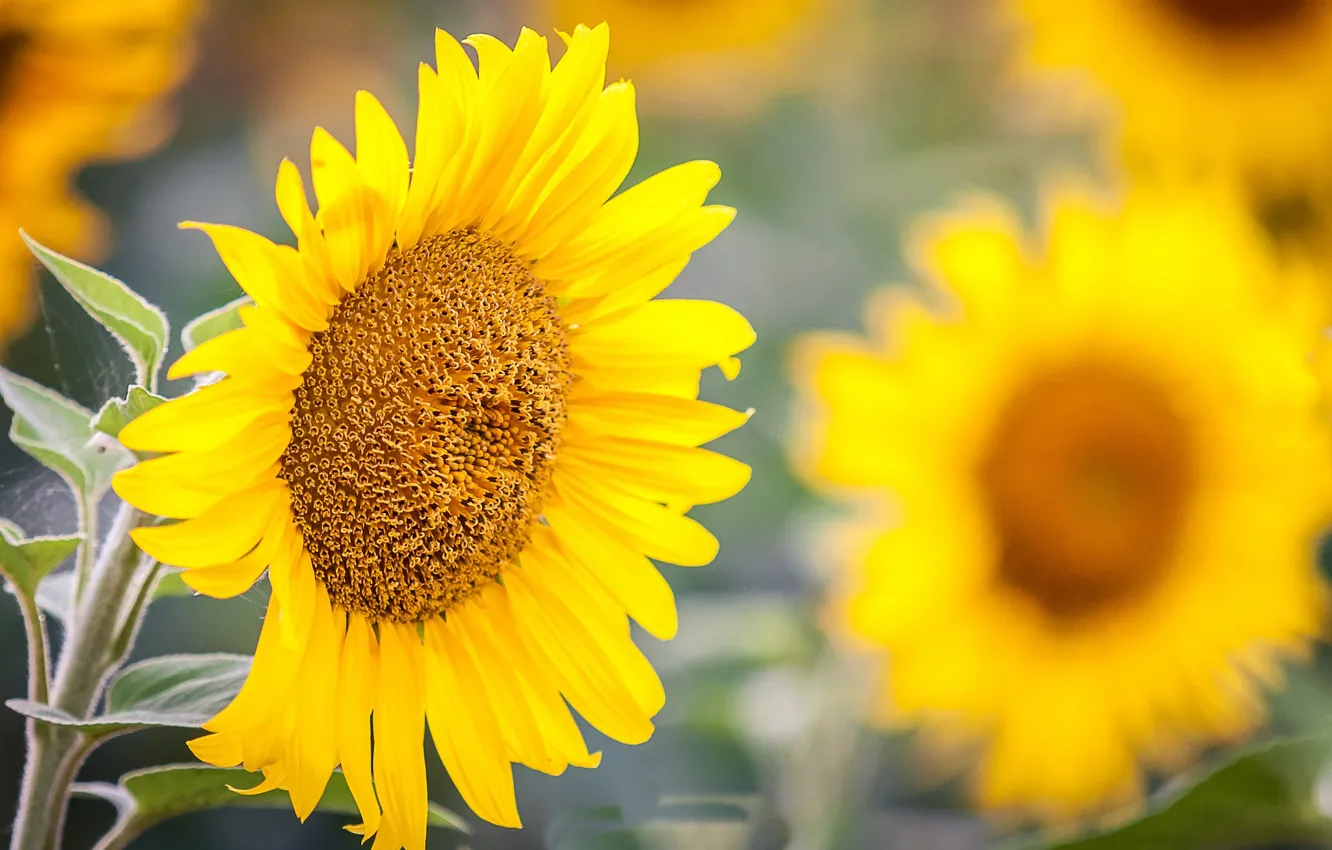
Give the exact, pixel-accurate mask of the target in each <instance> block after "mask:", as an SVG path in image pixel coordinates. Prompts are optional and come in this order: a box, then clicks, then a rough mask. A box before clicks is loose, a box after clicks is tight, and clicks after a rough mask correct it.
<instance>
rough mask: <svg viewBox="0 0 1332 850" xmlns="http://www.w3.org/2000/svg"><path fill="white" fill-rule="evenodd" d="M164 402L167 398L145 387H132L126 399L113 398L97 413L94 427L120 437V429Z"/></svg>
mask: <svg viewBox="0 0 1332 850" xmlns="http://www.w3.org/2000/svg"><path fill="white" fill-rule="evenodd" d="M164 401H166V399H165V398H163V397H162V396H160V395H158V394H156V393H150V392H148V390H145V389H144V388H143V387H139V386H134V387H130V388H129V392H128V393H126V394H125V398H113V399H111V400H109V401H108V402H107V403H106V404H104V405H102V409H101V410H99V411H97V416H96V417H95V418H94V419H93V427H94V428H96V429H97V430H98V431H101V432H102V433H103V434H107V435H109V436H112V437H118V436H120V429H122V428H124V427H125V426H126V425H128V424H130V423H131V422H133V421H134V420H135V419H137V418H139V417H140V416H142V415H143V414H145V413H147V412H148V411H150V410H152V409H153V408H154V407H157V406H158V405H159V404H161V403H162V402H164Z"/></svg>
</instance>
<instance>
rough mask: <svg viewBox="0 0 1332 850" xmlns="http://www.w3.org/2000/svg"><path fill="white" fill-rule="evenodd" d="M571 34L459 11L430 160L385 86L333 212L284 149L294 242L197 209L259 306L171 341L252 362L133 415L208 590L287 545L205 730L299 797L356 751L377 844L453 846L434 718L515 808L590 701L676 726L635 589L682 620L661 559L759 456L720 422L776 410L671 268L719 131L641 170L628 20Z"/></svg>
mask: <svg viewBox="0 0 1332 850" xmlns="http://www.w3.org/2000/svg"><path fill="white" fill-rule="evenodd" d="M566 40H567V42H568V49H567V53H566V54H565V56H564V58H563V59H562V60H561V61H560V62H559V64H558V65H557V66H556V67H555V68H553V69H552V68H551V65H550V59H549V55H548V53H547V45H546V40H545V39H544V38H542V37H540V36H538V35H537V34H536V33H534V32H532V31H531V30H523V32H522V35H521V36H520V37H519V39H518V41H517V45H516V46H515V47H514V48H513V49H510V48H509V47H507V46H505V45H504V44H503V43H502V42H500V41H499V40H497V39H495V38H493V37H490V36H486V35H474V36H472V37H471V38H469V39H467V43H468V44H470V45H471V46H472V47H473V48H474V49H475V50H476V52H477V54H478V56H479V69H477V68H474V67H473V64H472V61H471V59H470V58H469V57H468V55H467V54H466V53H465V52H464V50H463V48H462V47H461V46H460V45H459V43H458V42H457V41H455V40H454V39H453V38H452V37H451V36H449V35H448V34H446V33H443V32H440V33H438V34H437V39H436V52H437V59H438V68H437V69H432V68H430V67H429V66H428V65H424V64H423V65H422V66H421V68H420V111H419V113H418V117H417V131H416V159H415V163H414V164H413V165H412V167H411V168H409V167H408V157H407V148H406V146H405V144H404V143H403V139H402V137H401V136H400V135H399V133H398V130H397V128H396V127H395V126H394V123H393V121H392V119H391V118H390V117H389V116H388V114H387V113H386V112H385V111H384V109H383V107H382V106H380V104H379V102H378V101H377V100H375V98H374V97H373V96H371V95H370V94H368V93H366V92H361V93H359V95H358V96H357V98H356V151H357V155H356V157H354V158H353V156H352V155H351V154H350V153H348V151H347V149H346V148H344V147H343V146H342V145H341V144H339V143H338V142H337V141H335V140H334V139H333V137H332V136H330V135H329V134H328V133H326V132H324V131H323V130H322V129H316V130H315V133H314V138H313V140H312V142H311V148H310V160H311V171H312V174H311V177H312V180H313V183H314V191H315V196H316V197H317V199H318V201H319V210H318V212H317V213H315V212H312V211H311V209H310V207H309V206H308V204H307V201H306V196H305V190H304V187H303V185H302V181H301V177H300V175H299V173H298V172H297V170H296V167H295V166H294V165H292V164H291V163H290V162H285V161H284V162H283V163H282V167H281V168H280V169H279V172H278V180H277V202H278V207H279V209H280V210H281V212H282V215H283V218H284V219H285V220H286V222H287V224H288V225H289V226H290V227H291V229H292V231H293V232H294V233H295V234H296V240H297V245H298V247H296V248H291V247H288V246H279V245H275V244H273V243H271V242H269V241H268V240H267V239H264V238H263V237H261V236H257V235H255V234H253V233H250V232H248V231H245V230H241V229H239V228H235V227H228V226H225V225H212V224H194V223H187V224H186V225H185V226H186V227H197V228H199V229H201V230H203V231H205V232H206V233H207V234H208V235H209V236H210V237H212V239H213V243H214V245H215V246H216V247H217V249H218V253H219V254H220V255H221V257H222V260H223V262H224V263H225V264H226V266H227V268H228V269H229V270H230V271H231V272H232V274H233V275H234V276H235V277H236V280H237V281H238V282H239V283H240V285H241V286H242V288H244V290H245V291H246V292H247V293H248V294H249V295H250V296H251V297H252V298H253V299H254V302H255V304H254V305H253V306H251V307H247V308H242V318H243V321H244V327H243V328H241V329H239V330H235V331H232V332H230V333H227V334H224V335H222V336H219V337H217V338H216V339H213V340H211V341H209V342H207V343H205V344H203V345H200V346H199V347H198V348H196V349H194V350H193V351H191V352H190V353H188V354H186V355H185V356H184V357H182V358H181V359H180V360H179V361H177V362H176V364H175V365H174V366H173V367H172V369H171V371H170V373H169V374H170V375H171V376H172V377H181V376H184V375H190V374H199V373H211V372H222V373H225V374H226V377H225V378H223V379H222V380H220V381H218V382H216V383H210V384H208V385H206V386H204V387H203V388H201V389H198V390H196V391H195V392H193V393H191V394H190V395H188V396H185V397H183V398H181V399H178V400H175V401H171V402H168V403H166V404H164V405H162V406H160V407H158V408H156V409H154V410H152V411H150V412H149V413H147V414H145V415H144V416H142V417H140V418H139V419H137V420H135V421H134V422H133V423H132V424H131V425H130V426H129V427H127V428H126V429H125V430H124V431H123V432H122V433H121V440H122V442H124V443H125V444H126V445H127V446H131V447H133V448H136V449H141V450H146V451H154V452H169V453H172V454H169V455H168V456H167V457H163V458H159V459H154V460H149V461H147V462H144V463H141V464H139V465H138V466H136V467H134V468H133V469H131V470H128V471H126V472H124V473H122V474H120V475H119V476H118V477H117V478H116V480H115V487H116V492H117V493H119V494H120V495H121V496H122V497H123V498H125V499H126V500H127V501H129V502H130V503H132V504H134V505H137V506H138V507H140V508H142V509H143V510H145V511H147V512H150V513H154V514H158V515H161V516H165V517H172V518H180V519H183V520H184V521H183V522H180V523H176V524H169V525H159V526H155V527H146V528H141V529H139V530H138V531H137V532H135V540H136V542H137V543H138V544H139V545H140V546H141V547H142V548H143V549H144V551H146V552H148V553H149V554H150V555H152V556H153V557H155V558H158V559H159V560H161V561H163V562H165V563H168V564H173V565H176V566H180V567H184V568H186V569H187V570H188V572H186V573H185V580H186V582H187V583H188V584H190V586H192V587H194V588H195V589H197V590H199V591H200V592H202V593H206V594H209V595H212V596H218V597H227V596H233V595H235V594H237V593H240V592H242V591H244V590H245V589H246V588H247V587H249V586H250V585H251V584H252V583H253V582H254V581H255V580H256V579H258V578H259V576H260V574H261V573H262V572H263V571H264V569H265V567H267V569H268V576H269V581H270V582H271V584H272V589H273V593H272V598H271V600H270V602H269V608H268V615H267V617H266V618H265V620H264V625H263V631H262V634H261V636H260V638H259V645H258V649H257V650H256V652H255V659H254V666H253V668H252V669H251V672H250V675H249V678H248V680H247V681H246V683H245V686H244V687H243V688H242V690H241V691H240V693H239V695H238V696H237V697H236V699H235V701H234V702H233V703H232V704H231V705H230V706H229V707H227V708H226V709H225V710H223V711H222V712H221V713H220V714H219V715H218V716H217V717H215V718H213V719H212V720H211V721H209V722H208V723H207V724H205V728H206V729H207V730H208V731H209V732H210V733H211V734H209V735H206V736H204V737H202V738H199V739H196V740H195V741H193V742H192V743H191V746H192V748H193V749H194V752H195V753H196V754H197V755H198V756H199V757H200V758H201V759H203V760H204V761H207V762H210V763H212V764H216V765H235V764H243V765H244V766H245V767H246V768H247V769H249V770H262V771H263V774H264V779H263V782H262V784H260V785H259V786H258V787H257V789H255V790H256V791H257V790H259V789H265V790H266V789H269V788H272V787H275V786H276V787H279V788H286V789H288V790H289V791H290V793H291V798H292V803H293V805H294V807H295V809H296V813H297V814H298V815H299V816H300V817H301V818H304V817H306V816H307V815H309V814H310V812H311V810H312V809H313V808H314V806H315V804H316V802H317V801H318V800H319V797H320V795H321V794H322V793H323V790H324V786H325V783H326V782H327V780H328V778H329V774H330V772H331V771H332V770H333V769H334V767H335V766H336V765H338V764H339V763H341V765H342V769H343V772H344V773H345V774H346V776H347V781H348V783H349V785H350V786H351V788H352V789H353V792H354V794H355V797H356V801H357V804H358V806H359V807H360V811H361V815H362V817H363V818H364V823H363V825H362V826H360V827H357V829H358V830H360V831H362V832H363V833H364V834H366V835H369V834H370V833H374V832H377V833H378V837H377V838H376V841H375V846H376V847H386V848H390V850H392V848H396V847H408V848H416V850H420V848H422V847H423V846H424V842H425V829H426V783H425V757H424V751H423V743H422V735H423V734H424V730H425V724H426V721H427V719H428V721H429V728H430V733H431V735H432V736H433V738H434V741H435V746H436V748H437V750H438V751H439V753H440V756H441V758H442V759H443V761H444V765H445V767H447V769H448V771H449V774H450V776H452V777H453V780H454V782H455V784H456V785H457V787H458V790H459V791H460V792H461V794H462V796H463V798H464V799H465V800H466V801H467V803H468V805H470V806H471V807H472V809H473V810H474V811H475V812H476V813H477V814H478V815H480V816H481V817H483V818H485V819H486V820H489V821H491V822H493V823H497V824H502V825H505V826H518V825H519V820H518V812H517V809H516V807H515V803H514V790H513V780H512V775H511V770H510V766H511V763H512V762H518V763H521V764H524V765H527V766H528V767H531V768H533V769H536V770H540V771H544V772H547V773H552V774H558V773H560V772H562V771H563V770H564V769H565V768H566V767H567V766H568V765H571V764H572V765H578V766H582V767H591V766H594V765H595V764H596V763H597V761H598V756H596V755H594V754H590V753H589V752H588V751H587V748H586V746H585V745H584V743H583V738H582V735H581V734H580V733H579V731H578V727H577V725H576V724H575V723H574V720H573V718H572V717H571V715H570V713H569V711H568V708H567V707H566V705H565V700H568V703H569V704H570V705H572V706H573V708H574V709H576V710H577V711H578V712H579V713H580V714H581V715H582V716H583V717H584V718H586V719H587V720H588V722H590V723H591V724H592V725H593V726H595V727H596V728H598V729H600V730H601V731H603V732H605V733H606V734H607V735H609V736H610V737H612V738H614V739H615V740H617V741H623V742H625V743H638V742H641V741H644V740H646V739H647V738H648V737H649V736H650V735H651V734H652V730H653V726H652V720H651V718H652V716H653V715H654V714H656V712H657V711H658V710H659V709H660V708H661V707H662V704H663V701H664V699H665V695H664V693H663V691H662V686H661V682H660V680H659V679H658V678H657V676H656V674H655V673H654V672H653V670H652V667H651V666H650V665H649V663H648V662H647V660H646V659H645V658H644V656H643V655H642V654H641V653H640V652H639V650H638V649H637V648H636V647H635V646H634V643H633V642H632V640H631V639H630V629H629V619H628V618H630V617H632V618H633V619H634V620H635V621H637V622H638V623H639V624H640V625H641V626H642V627H643V628H644V629H645V630H647V631H648V632H649V633H650V634H652V635H654V636H656V637H658V638H662V639H666V638H670V637H672V636H673V635H674V633H675V630H676V612H675V604H674V599H673V597H672V594H671V589H670V586H669V585H668V584H667V583H666V582H665V580H664V579H663V578H662V576H661V575H660V573H658V572H657V569H656V568H655V567H654V566H653V564H652V563H651V562H650V561H649V560H648V559H649V558H655V559H658V560H662V561H669V562H672V563H676V564H681V565H685V566H697V565H702V564H706V563H708V562H709V561H711V560H712V558H713V557H714V555H715V554H716V552H717V541H716V540H715V539H714V538H713V537H712V535H711V534H709V533H708V532H707V531H706V530H705V529H704V528H703V527H702V526H701V525H699V524H698V523H696V522H695V521H693V520H691V519H689V518H688V517H686V516H685V515H684V514H685V511H686V510H687V509H688V508H689V507H690V506H691V505H696V504H702V503H707V502H714V501H718V500H720V499H724V498H726V497H728V496H731V495H733V494H734V493H736V492H737V491H739V490H740V489H741V488H742V487H743V486H744V485H745V483H746V481H747V480H748V478H749V468H748V467H747V466H745V465H744V464H741V463H739V462H737V461H734V460H732V459H730V458H727V457H725V456H722V455H719V454H715V453H713V452H710V451H707V450H705V449H701V448H698V446H699V445H700V444H702V443H704V442H707V441H709V440H712V439H713V438H715V437H717V436H719V435H721V434H724V433H726V432H727V431H730V430H732V429H734V428H736V427H738V426H739V425H741V424H742V423H743V422H744V421H745V419H746V418H747V417H746V414H743V413H737V412H735V411H732V410H729V409H727V408H724V407H719V406H717V405H713V404H708V403H705V402H701V401H698V400H697V395H698V382H699V375H700V371H701V370H702V369H705V368H707V367H708V366H712V365H717V364H719V365H721V367H722V369H723V371H725V372H726V373H727V374H728V375H733V374H734V372H735V370H736V369H738V368H739V362H738V361H737V360H735V358H734V355H735V354H736V353H737V352H739V351H741V350H743V349H745V348H746V347H748V346H749V345H750V344H751V343H752V342H753V340H754V332H753V330H752V329H751V328H750V326H749V323H748V322H746V321H745V319H744V318H743V317H742V316H740V314H738V313H736V312H735V311H734V310H732V309H730V308H729V307H725V306H723V305H721V304H716V303H713V302H709V301H687V300H653V299H654V296H656V295H657V294H658V293H660V292H661V291H662V290H663V289H664V288H665V287H666V286H668V285H669V284H670V283H671V281H672V280H673V279H674V278H675V277H676V275H678V274H679V272H680V271H681V269H683V268H684V266H685V264H686V263H687V262H688V260H689V257H690V254H691V253H692V252H693V251H695V250H697V249H698V248H701V247H702V246H704V245H706V244H707V243H708V242H710V241H711V240H712V239H713V238H714V237H715V236H717V234H718V233H720V232H721V231H722V230H723V229H724V228H725V227H726V226H727V225H728V224H729V223H730V221H731V219H732V218H733V217H734V214H735V211H734V210H732V209H730V208H729V207H720V206H705V205H704V200H705V197H706V196H707V194H708V192H709V191H710V190H711V189H712V187H713V186H714V185H715V184H716V183H717V180H718V179H719V177H720V173H719V171H718V169H717V166H716V165H714V164H713V163H710V162H690V163H686V164H684V165H680V166H676V167H675V168H671V169H668V170H667V171H664V172H661V173H660V174H657V175H656V176H654V177H651V178H649V179H647V180H645V181H643V182H642V183H639V184H638V185H636V186H634V187H633V188H630V189H628V190H626V191H624V192H622V193H621V194H619V195H617V196H615V197H614V198H611V197H610V196H611V194H612V193H613V192H614V191H615V190H616V188H617V187H618V186H619V185H620V183H621V181H622V180H623V179H624V177H625V175H626V174H627V173H628V171H629V168H630V165H631V164H632V162H633V160H634V157H635V153H636V149H637V146H638V132H637V120H636V118H635V114H634V90H633V88H632V86H630V85H629V84H627V83H615V84H613V85H610V86H605V87H604V88H603V86H604V82H605V81H604V76H605V61H606V53H607V49H608V47H609V35H608V30H607V28H606V26H605V25H602V26H599V27H597V28H595V29H588V28H586V27H582V26H580V27H578V28H577V29H576V30H575V31H574V34H573V35H572V36H569V37H566ZM608 198H609V200H608ZM372 716H373V719H372ZM372 727H373V732H374V746H373V752H372V748H371V729H372ZM372 777H373V785H372ZM381 810H382V814H381Z"/></svg>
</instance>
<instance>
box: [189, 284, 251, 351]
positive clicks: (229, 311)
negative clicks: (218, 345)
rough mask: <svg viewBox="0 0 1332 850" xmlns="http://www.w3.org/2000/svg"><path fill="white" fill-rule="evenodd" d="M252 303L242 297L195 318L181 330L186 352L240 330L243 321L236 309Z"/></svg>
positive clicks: (246, 297) (247, 298)
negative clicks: (217, 337)
mask: <svg viewBox="0 0 1332 850" xmlns="http://www.w3.org/2000/svg"><path fill="white" fill-rule="evenodd" d="M250 303H252V302H251V301H250V298H249V296H241V297H240V298H237V299H236V300H235V301H232V302H231V303H229V304H223V305H222V306H221V307H218V308H216V309H214V310H209V311H208V312H207V313H204V314H203V315H201V316H199V317H197V318H195V319H194V320H193V321H191V322H190V323H189V324H187V325H186V326H185V327H183V328H181V329H180V342H181V345H183V346H185V350H186V351H193V350H194V349H195V348H197V347H198V346H199V345H200V344H201V343H205V342H207V341H208V340H210V339H212V338H213V337H215V336H221V335H222V334H224V333H226V332H227V331H233V330H235V329H236V328H239V327H240V326H241V320H240V314H239V313H237V312H236V308H238V307H243V306H244V305H246V304H250Z"/></svg>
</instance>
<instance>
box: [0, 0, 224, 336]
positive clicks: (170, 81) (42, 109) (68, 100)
mask: <svg viewBox="0 0 1332 850" xmlns="http://www.w3.org/2000/svg"><path fill="white" fill-rule="evenodd" d="M198 7H199V3H198V2H197V1H196V0H123V2H121V0H117V2H108V0H62V2H50V0H9V2H5V3H3V4H0V349H2V348H3V346H4V344H5V343H6V342H7V341H8V340H10V339H12V338H13V336H14V335H15V334H16V333H18V332H20V331H22V329H23V328H24V327H25V326H26V325H27V324H28V322H29V321H30V320H31V317H32V312H33V293H32V281H31V274H30V271H29V269H30V266H31V257H30V255H29V254H28V252H27V250H26V249H25V248H24V246H23V244H22V242H21V241H20V240H19V239H18V236H17V233H16V231H17V230H18V228H19V227H23V228H25V229H27V230H28V231H29V232H30V233H31V234H32V235H33V236H34V237H35V238H37V239H38V240H39V241H41V242H42V243H44V244H46V245H50V246H52V247H54V248H56V249H58V250H60V251H63V252H66V253H71V254H76V255H79V256H82V257H88V258H90V259H91V258H93V257H95V255H97V254H98V253H99V251H100V250H101V248H102V245H103V242H104V238H103V235H102V232H101V230H102V225H101V221H100V218H99V215H98V213H97V211H96V210H94V209H92V208H90V207H89V206H88V205H87V204H86V203H85V202H84V201H83V200H82V199H81V198H79V197H78V195H77V194H76V193H75V192H74V188H73V186H72V181H73V178H74V176H75V174H76V173H77V171H78V170H79V168H81V167H82V166H83V165H85V164H87V163H88V162H91V161H95V160H105V159H116V158H123V157H128V156H136V155H141V154H143V153H145V152H146V151H148V150H150V149H151V148H152V147H153V146H154V145H156V144H159V143H160V142H161V141H162V140H163V139H164V138H165V135H166V131H167V129H168V128H169V126H170V122H169V119H168V117H167V115H166V113H165V110H164V109H163V107H162V105H161V103H160V98H161V97H162V95H163V94H165V93H166V92H168V91H169V90H170V89H171V88H172V87H173V86H175V85H176V84H177V83H178V82H179V81H180V80H181V78H182V77H183V76H184V74H185V72H186V71H187V69H188V67H189V64H190V58H191V53H192V50H193V47H192V43H191V39H190V30H191V26H192V24H193V22H194V20H195V19H196V18H197V17H198Z"/></svg>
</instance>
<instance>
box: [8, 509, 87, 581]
mask: <svg viewBox="0 0 1332 850" xmlns="http://www.w3.org/2000/svg"><path fill="white" fill-rule="evenodd" d="M5 524H6V525H7V526H9V528H12V529H14V531H12V532H11V531H9V530H8V529H4V530H0V572H3V573H4V575H5V578H7V579H9V581H10V582H11V583H12V584H13V585H14V589H15V590H17V591H18V592H19V593H21V594H23V595H24V596H28V597H31V596H34V595H36V593H37V588H38V586H39V585H40V584H41V582H42V579H43V578H45V577H46V575H47V573H49V572H51V570H53V569H55V568H56V567H58V566H60V564H61V563H63V562H64V560H65V559H66V558H68V557H69V556H70V555H72V554H74V550H76V549H78V548H79V543H81V542H82V541H83V537H82V535H77V534H75V535H69V536H65V537H32V538H28V539H24V538H23V536H22V533H21V532H19V531H18V527H17V526H15V525H13V524H12V523H8V522H6V523H5Z"/></svg>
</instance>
